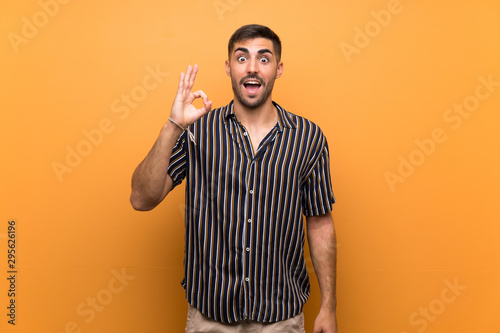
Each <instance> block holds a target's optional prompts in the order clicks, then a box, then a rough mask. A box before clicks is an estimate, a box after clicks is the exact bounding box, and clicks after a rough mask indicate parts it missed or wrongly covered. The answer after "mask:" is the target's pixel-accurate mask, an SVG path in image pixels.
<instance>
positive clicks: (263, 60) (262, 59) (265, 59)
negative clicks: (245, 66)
mask: <svg viewBox="0 0 500 333" xmlns="http://www.w3.org/2000/svg"><path fill="white" fill-rule="evenodd" d="M260 62H263V63H268V62H269V59H267V58H260Z"/></svg>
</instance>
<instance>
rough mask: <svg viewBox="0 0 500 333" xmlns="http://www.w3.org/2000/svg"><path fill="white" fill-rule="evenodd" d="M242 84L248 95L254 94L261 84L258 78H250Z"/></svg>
mask: <svg viewBox="0 0 500 333" xmlns="http://www.w3.org/2000/svg"><path fill="white" fill-rule="evenodd" d="M243 86H244V87H245V90H246V91H247V92H248V93H249V94H250V95H254V94H256V93H257V92H258V91H259V89H260V87H261V86H262V84H261V83H260V82H259V81H258V80H255V79H250V80H246V81H245V82H243Z"/></svg>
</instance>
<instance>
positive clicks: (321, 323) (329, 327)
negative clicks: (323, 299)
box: [314, 308, 338, 333]
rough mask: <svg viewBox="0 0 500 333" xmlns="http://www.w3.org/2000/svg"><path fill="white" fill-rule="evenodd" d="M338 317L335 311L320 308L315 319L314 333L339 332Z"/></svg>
mask: <svg viewBox="0 0 500 333" xmlns="http://www.w3.org/2000/svg"><path fill="white" fill-rule="evenodd" d="M337 332H338V329H337V318H336V316H335V312H334V311H329V310H325V309H323V308H322V309H320V310H319V314H318V316H317V317H316V320H315V321H314V333H337Z"/></svg>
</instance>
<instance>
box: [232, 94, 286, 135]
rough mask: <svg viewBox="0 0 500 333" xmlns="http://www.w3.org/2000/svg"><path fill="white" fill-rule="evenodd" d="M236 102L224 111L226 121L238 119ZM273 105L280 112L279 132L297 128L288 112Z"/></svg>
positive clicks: (277, 105)
mask: <svg viewBox="0 0 500 333" xmlns="http://www.w3.org/2000/svg"><path fill="white" fill-rule="evenodd" d="M233 102H234V101H231V102H230V103H229V104H228V105H227V106H226V108H225V111H224V119H229V118H234V119H236V114H235V113H234V108H233V105H234V103H233ZM273 105H274V106H275V107H276V109H277V110H278V130H279V131H280V132H281V131H283V128H284V127H286V128H295V124H294V123H293V121H292V118H291V117H290V115H289V114H288V112H287V111H286V110H285V109H283V108H282V107H281V106H279V104H278V103H276V102H274V101H273Z"/></svg>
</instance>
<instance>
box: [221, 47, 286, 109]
mask: <svg viewBox="0 0 500 333" xmlns="http://www.w3.org/2000/svg"><path fill="white" fill-rule="evenodd" d="M282 72H283V63H281V62H280V63H278V61H277V58H276V54H275V51H274V47H273V43H272V41H271V40H269V39H265V38H255V39H249V40H246V41H243V42H240V43H236V44H235V45H234V48H233V50H232V54H230V58H229V59H228V60H227V61H226V73H227V75H229V76H230V77H231V84H232V86H233V92H234V96H235V98H236V99H237V100H238V101H239V102H240V103H241V104H242V105H243V106H245V107H247V108H250V109H255V108H258V107H260V106H261V105H263V104H264V103H265V102H266V101H267V100H268V99H269V97H270V96H271V93H272V91H273V86H274V80H276V79H277V78H279V77H280V76H281V73H282Z"/></svg>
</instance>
